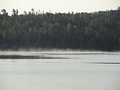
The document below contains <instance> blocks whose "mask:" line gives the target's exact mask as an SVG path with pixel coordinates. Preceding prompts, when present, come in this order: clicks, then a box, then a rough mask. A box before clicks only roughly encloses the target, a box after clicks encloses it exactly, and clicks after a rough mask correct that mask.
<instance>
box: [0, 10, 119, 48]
mask: <svg viewBox="0 0 120 90" xmlns="http://www.w3.org/2000/svg"><path fill="white" fill-rule="evenodd" d="M1 12H2V14H0V49H19V48H62V49H64V48H72V49H87V50H120V10H119V9H118V10H111V11H100V12H94V13H55V14H53V13H49V12H47V13H39V12H36V13H35V10H34V9H31V12H26V11H24V14H21V15H18V10H15V9H13V14H12V16H8V13H7V12H6V10H5V9H3V10H1Z"/></svg>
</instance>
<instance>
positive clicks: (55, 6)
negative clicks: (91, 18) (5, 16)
mask: <svg viewBox="0 0 120 90" xmlns="http://www.w3.org/2000/svg"><path fill="white" fill-rule="evenodd" d="M118 6H120V0H0V11H1V10H2V9H6V11H7V12H8V13H9V14H12V9H18V11H19V14H22V13H23V12H24V11H27V12H29V11H31V9H32V8H34V10H35V11H39V10H40V11H41V12H43V11H44V12H50V11H51V12H52V13H57V12H61V13H64V12H65V13H67V12H75V13H76V12H95V11H105V10H111V9H112V10H115V9H117V7H118Z"/></svg>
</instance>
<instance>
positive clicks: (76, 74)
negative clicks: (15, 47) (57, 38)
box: [0, 50, 120, 90]
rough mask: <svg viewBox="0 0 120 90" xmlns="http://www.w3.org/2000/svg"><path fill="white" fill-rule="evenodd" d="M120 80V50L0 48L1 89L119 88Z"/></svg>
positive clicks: (114, 89)
mask: <svg viewBox="0 0 120 90" xmlns="http://www.w3.org/2000/svg"><path fill="white" fill-rule="evenodd" d="M119 83H120V53H119V52H101V51H99V52H97V51H96V52H95V51H75V50H74V51H72V50H66V51H63V50H44V51H1V52H0V90H120V85H119Z"/></svg>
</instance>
